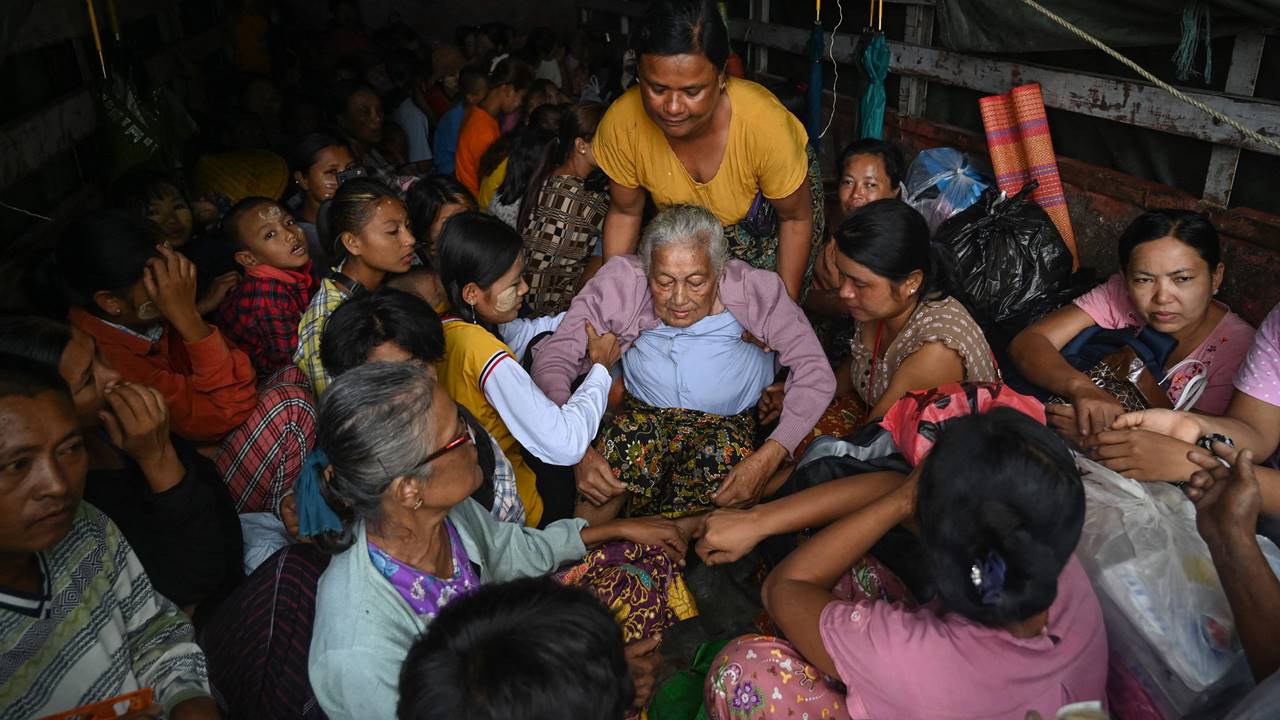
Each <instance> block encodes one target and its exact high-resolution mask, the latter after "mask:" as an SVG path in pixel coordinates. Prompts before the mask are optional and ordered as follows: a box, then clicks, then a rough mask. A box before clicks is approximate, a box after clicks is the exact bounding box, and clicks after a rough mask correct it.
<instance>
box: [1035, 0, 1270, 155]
mask: <svg viewBox="0 0 1280 720" xmlns="http://www.w3.org/2000/svg"><path fill="white" fill-rule="evenodd" d="M1022 2H1023V4H1024V5H1027V6H1028V7H1030V8H1032V9H1033V10H1036V11H1038V12H1040V13H1041V14H1042V15H1044V16H1046V17H1048V18H1049V19H1050V20H1052V21H1054V22H1056V23H1058V24H1059V25H1061V26H1062V27H1064V28H1066V29H1067V30H1069V31H1070V32H1071V33H1072V34H1073V35H1075V36H1076V37H1078V38H1080V39H1081V40H1084V41H1085V42H1087V43H1089V44H1090V45H1092V46H1094V47H1096V48H1098V49H1099V50H1101V51H1102V52H1104V53H1106V54H1107V55H1110V56H1111V57H1112V58H1114V59H1115V60H1116V61H1118V62H1120V63H1121V64H1123V65H1124V66H1125V67H1127V68H1129V69H1130V70H1133V71H1134V72H1136V73H1138V74H1139V75H1141V76H1142V77H1143V78H1144V79H1145V80H1146V81H1147V82H1149V83H1151V84H1152V85H1155V86H1156V87H1158V88H1160V89H1161V90H1164V91H1165V92H1167V93H1169V94H1170V95H1172V96H1174V97H1176V98H1178V99H1179V100H1181V101H1182V102H1184V103H1187V104H1188V105H1190V106H1192V107H1194V108H1196V109H1198V110H1201V111H1203V112H1205V113H1208V114H1209V115H1210V116H1212V117H1213V118H1215V119H1216V120H1218V121H1219V122H1221V123H1223V124H1225V125H1228V126H1230V127H1232V128H1235V129H1236V130H1237V131H1239V132H1240V134H1241V135H1244V136H1245V137H1247V138H1249V139H1250V140H1253V141H1254V142H1257V143H1261V144H1263V145H1270V146H1271V147H1273V148H1275V149H1276V150H1277V151H1278V152H1280V142H1277V141H1276V140H1275V139H1273V138H1269V137H1266V136H1265V135H1262V134H1261V133H1259V132H1258V131H1256V130H1254V129H1252V128H1247V127H1245V126H1244V125H1242V124H1240V122H1239V121H1238V120H1236V119H1235V118H1233V117H1230V116H1228V115H1226V114H1224V113H1222V112H1220V111H1218V110H1214V109H1213V108H1211V107H1209V106H1208V105H1205V104H1204V103H1202V102H1200V101H1199V100H1196V99H1195V98H1193V97H1191V96H1190V95H1187V94H1186V93H1184V92H1182V91H1181V90H1179V89H1178V88H1176V87H1174V86H1172V85H1170V84H1169V83H1167V82H1165V81H1163V80H1161V79H1160V78H1158V77H1156V76H1155V75H1152V74H1151V73H1149V72H1147V71H1146V70H1145V69H1143V68H1142V67H1141V66H1140V65H1138V64H1137V63H1135V62H1134V61H1132V60H1130V59H1129V58H1127V57H1125V56H1124V55H1121V54H1120V53H1118V52H1116V51H1115V50H1112V49H1111V48H1110V47H1108V46H1107V45H1106V44H1104V43H1103V42H1102V41H1101V40H1099V39H1097V38H1095V37H1093V36H1092V35H1090V34H1089V33H1087V32H1085V31H1083V30H1081V29H1080V28H1078V27H1076V26H1075V25H1073V24H1071V22H1070V21H1068V20H1067V19H1066V18H1063V17H1061V16H1060V15H1057V14H1055V13H1054V12H1053V11H1051V10H1049V9H1048V8H1046V7H1045V6H1043V5H1041V4H1040V3H1038V2H1036V1H1035V0H1022Z"/></svg>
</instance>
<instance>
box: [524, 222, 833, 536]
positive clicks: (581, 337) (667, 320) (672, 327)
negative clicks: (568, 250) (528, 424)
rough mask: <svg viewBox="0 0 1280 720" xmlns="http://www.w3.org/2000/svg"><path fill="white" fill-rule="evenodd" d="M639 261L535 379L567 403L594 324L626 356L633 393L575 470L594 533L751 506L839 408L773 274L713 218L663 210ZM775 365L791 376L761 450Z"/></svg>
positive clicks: (627, 266) (580, 317)
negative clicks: (731, 246)
mask: <svg viewBox="0 0 1280 720" xmlns="http://www.w3.org/2000/svg"><path fill="white" fill-rule="evenodd" d="M637 253H638V254H637V255H635V256H630V255H628V256H620V257H616V258H613V259H612V260H610V261H609V262H608V263H606V264H605V265H604V267H603V268H601V269H600V272H599V273H597V274H596V276H595V277H594V278H593V279H592V280H591V281H590V282H588V283H587V285H586V286H585V287H584V288H583V289H582V291H581V292H580V293H579V294H578V296H577V297H576V298H575V299H574V301H573V304H572V305H571V306H570V308H569V311H568V312H567V313H566V314H565V316H564V319H563V321H562V322H561V323H560V326H559V328H558V329H557V330H556V332H555V333H554V334H553V335H551V336H550V337H549V338H547V339H546V340H544V341H543V342H542V343H540V344H539V345H538V346H537V347H536V348H535V350H534V365H533V378H534V381H535V382H536V383H537V384H538V386H539V387H540V388H542V390H543V392H545V393H546V395H547V397H549V398H551V399H552V400H554V401H556V402H560V403H563V402H565V401H566V400H567V399H568V398H569V395H570V386H571V384H572V382H573V380H574V378H576V377H577V376H578V375H580V374H581V373H582V372H583V371H585V370H586V368H587V346H586V333H585V332H584V330H583V328H584V326H585V325H586V324H587V323H590V324H591V326H592V327H593V328H594V329H595V330H596V332H598V333H606V332H610V333H614V334H615V335H616V336H617V338H618V341H619V343H620V344H621V346H622V349H623V378H624V380H625V385H626V391H627V392H626V396H625V398H624V400H623V406H622V408H621V409H620V410H619V411H618V412H617V413H615V414H614V415H613V417H612V418H611V419H606V420H605V422H604V423H603V424H602V426H601V430H600V434H599V436H598V438H597V441H596V445H595V448H593V449H590V450H588V451H587V454H586V456H585V457H584V458H583V459H582V461H581V462H580V463H579V464H578V465H577V466H576V467H575V468H574V474H575V476H576V479H577V486H578V490H579V492H580V494H581V497H580V499H579V503H578V508H577V514H578V515H579V516H581V517H586V518H588V519H590V520H591V521H592V522H598V521H600V520H604V519H607V518H610V517H613V516H615V515H617V514H618V513H619V512H623V511H625V512H626V514H628V515H651V514H663V515H667V516H669V517H683V516H691V515H696V514H698V513H700V512H702V511H705V510H708V509H710V508H711V507H746V506H750V505H753V504H755V503H756V502H757V501H758V500H759V499H760V498H761V497H762V496H763V495H765V494H768V493H769V492H771V491H773V490H776V488H774V487H770V485H771V483H770V482H769V480H770V478H771V477H773V475H774V473H775V472H776V471H777V470H778V468H779V467H780V466H781V465H782V463H783V462H784V461H785V460H787V459H788V458H790V457H791V454H792V452H793V451H794V450H795V448H796V445H797V444H798V443H799V442H800V441H801V440H802V439H803V438H804V437H805V436H806V435H807V434H808V433H809V431H810V430H811V429H812V428H813V426H814V424H815V423H816V422H817V420H818V418H819V417H820V416H821V415H822V413H823V411H824V410H825V409H826V407H827V404H828V403H829V402H830V401H831V397H832V394H833V393H834V392H835V376H834V375H833V374H832V372H831V366H830V365H829V364H828V363H827V360H826V356H825V355H824V354H823V351H822V347H821V345H820V344H819V343H818V339H817V337H815V336H814V334H813V329H812V328H811V327H810V326H809V321H808V320H807V319H806V318H805V316H804V313H803V312H802V311H801V310H800V308H799V306H797V305H796V304H795V302H793V301H792V300H791V298H790V297H789V296H788V295H787V290H786V287H785V286H784V285H783V283H782V281H781V280H780V279H779V277H778V275H777V274H776V273H772V272H768V271H764V270H757V269H755V268H752V267H751V266H750V265H747V264H746V263H744V262H741V261H738V260H727V250H726V247H725V241H724V232H723V231H722V229H721V227H720V224H719V222H718V221H717V220H716V219H715V216H713V215H712V214H711V213H710V212H709V211H707V210H705V209H704V208H700V207H695V206H691V205H683V206H676V207H672V208H668V209H667V210H664V211H663V212H661V213H660V214H659V215H658V216H657V217H656V218H654V220H653V222H652V223H650V225H649V227H648V228H646V230H645V233H644V237H643V239H642V241H641V243H640V247H639V248H638V250H637ZM744 333H750V335H751V336H753V337H754V338H756V339H757V340H758V341H759V344H756V343H751V342H745V341H744V340H743V336H744ZM761 345H762V346H763V347H761ZM778 367H785V368H787V369H788V370H789V373H788V376H787V380H786V385H785V397H786V399H785V403H784V405H783V408H784V409H783V411H782V416H781V418H780V419H779V421H778V425H777V427H776V428H775V429H774V430H773V432H772V433H771V434H770V435H769V437H768V439H767V440H766V441H765V443H764V444H763V445H762V446H760V447H759V448H757V447H756V446H755V430H756V418H755V407H756V403H757V402H758V400H759V398H760V393H761V391H762V390H764V388H765V387H767V386H768V385H769V384H770V383H772V382H773V379H774V376H775V373H776V371H777V369H778Z"/></svg>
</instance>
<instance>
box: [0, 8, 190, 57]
mask: <svg viewBox="0 0 1280 720" xmlns="http://www.w3.org/2000/svg"><path fill="white" fill-rule="evenodd" d="M169 5H170V3H168V2H164V0H124V1H121V0H117V1H116V8H117V9H118V10H119V12H120V22H121V24H126V23H129V22H131V21H133V20H136V19H138V18H140V17H143V16H145V15H148V14H150V13H153V12H158V11H162V10H164V9H165V8H166V7H167V6H169ZM97 10H98V30H99V32H101V34H102V40H103V42H107V39H108V38H109V37H110V36H111V27H110V25H109V24H108V22H107V18H106V5H105V4H103V3H101V2H99V3H98V5H97ZM88 35H89V15H88V11H87V10H86V9H85V4H84V0H40V1H39V2H37V3H36V4H35V6H34V8H33V9H32V11H31V14H30V15H29V16H28V17H27V18H25V19H24V20H23V22H22V25H21V26H20V27H19V28H18V32H17V33H15V34H14V38H13V44H12V45H11V46H10V47H9V48H7V50H6V51H7V52H8V53H18V52H22V51H24V50H34V49H36V48H42V47H45V46H46V45H53V44H55V43H59V42H62V41H64V40H70V39H71V38H73V37H77V36H84V37H88ZM89 43H90V44H91V45H92V43H93V41H92V40H90V41H89Z"/></svg>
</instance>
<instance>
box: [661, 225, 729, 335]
mask: <svg viewBox="0 0 1280 720" xmlns="http://www.w3.org/2000/svg"><path fill="white" fill-rule="evenodd" d="M718 289H719V278H718V277H717V276H716V272H715V269H714V268H713V267H712V265H711V258H710V257H708V255H707V251H706V250H705V249H704V248H702V247H699V246H698V245H696V244H683V245H665V246H663V247H659V248H656V249H654V251H653V256H652V257H651V258H650V265H649V292H650V293H651V294H652V295H653V312H654V314H656V315H657V316H658V319H659V320H661V321H662V322H664V323H666V324H667V325H669V326H671V327H677V328H686V327H689V326H690V325H692V324H694V323H696V322H698V321H699V320H701V319H703V318H705V317H706V316H708V315H714V314H716V313H718V312H720V307H721V306H720V297H719V295H720V294H719V292H717V291H718Z"/></svg>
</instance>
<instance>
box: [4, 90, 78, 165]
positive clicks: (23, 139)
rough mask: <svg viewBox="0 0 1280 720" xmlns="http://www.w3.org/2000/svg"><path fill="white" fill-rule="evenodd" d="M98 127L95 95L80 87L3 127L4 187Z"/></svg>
mask: <svg viewBox="0 0 1280 720" xmlns="http://www.w3.org/2000/svg"><path fill="white" fill-rule="evenodd" d="M96 126H97V111H96V110H95V109H94V103H93V98H92V96H91V95H90V94H89V91H88V90H78V91H76V92H74V93H71V94H70V95H67V96H65V97H63V98H62V99H61V100H59V101H57V102H56V103H54V104H53V105H52V106H51V107H49V108H47V109H45V110H43V111H41V112H39V113H35V114H33V115H30V116H28V117H26V118H24V119H22V120H19V121H17V122H15V123H12V124H10V125H8V126H6V127H4V128H0V188H6V187H9V185H11V184H12V183H13V182H15V181H17V180H19V179H21V178H22V177H23V176H25V175H26V174H27V173H29V172H31V171H33V170H35V169H36V168H38V167H40V166H41V165H44V163H45V162H46V161H47V160H48V159H49V158H51V157H53V156H54V155H56V154H57V153H60V152H62V151H63V150H66V149H67V148H69V147H71V146H72V145H75V144H76V143H78V142H80V141H81V140H83V139H85V138H86V137H89V135H90V134H92V133H93V130H94V128H95V127H96Z"/></svg>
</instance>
